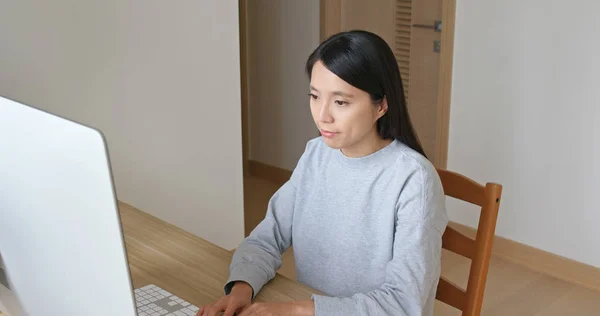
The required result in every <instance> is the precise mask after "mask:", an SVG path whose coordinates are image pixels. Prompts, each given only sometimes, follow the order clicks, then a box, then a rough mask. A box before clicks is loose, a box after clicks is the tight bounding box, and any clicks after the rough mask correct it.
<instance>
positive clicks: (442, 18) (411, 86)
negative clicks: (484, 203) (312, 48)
mask: <svg viewBox="0 0 600 316" xmlns="http://www.w3.org/2000/svg"><path fill="white" fill-rule="evenodd" d="M455 10H456V0H419V1H416V0H370V1H362V0H321V36H322V40H323V39H325V38H326V37H327V36H329V35H331V34H334V33H337V32H340V31H346V30H351V29H364V30H367V31H371V32H374V33H376V34H378V35H379V36H381V37H382V38H383V39H384V40H385V41H386V42H387V43H388V45H390V47H391V48H392V50H393V51H394V54H395V56H396V59H397V61H398V66H399V68H400V73H401V76H402V81H403V84H404V91H405V94H406V98H407V100H406V101H407V104H408V110H409V114H410V116H411V120H412V122H413V124H414V125H415V129H416V132H417V135H418V137H419V140H420V141H421V144H422V146H423V148H424V150H425V153H426V155H427V156H428V158H429V159H430V160H431V161H432V162H433V164H434V165H435V166H436V167H438V168H446V163H447V157H448V127H449V119H450V91H451V86H452V57H453V50H454V18H455V17H454V13H455Z"/></svg>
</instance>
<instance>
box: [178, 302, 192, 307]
mask: <svg viewBox="0 0 600 316" xmlns="http://www.w3.org/2000/svg"><path fill="white" fill-rule="evenodd" d="M180 304H181V305H183V306H188V305H190V303H188V302H183V303H180Z"/></svg>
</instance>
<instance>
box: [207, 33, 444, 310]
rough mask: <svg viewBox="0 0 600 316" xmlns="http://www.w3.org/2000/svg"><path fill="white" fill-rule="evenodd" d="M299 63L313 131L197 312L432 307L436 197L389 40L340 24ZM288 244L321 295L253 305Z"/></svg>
mask: <svg viewBox="0 0 600 316" xmlns="http://www.w3.org/2000/svg"><path fill="white" fill-rule="evenodd" d="M306 71H307V73H308V76H309V78H310V93H309V96H310V110H311V112H312V116H313V119H314V121H315V124H316V125H317V127H318V128H319V130H320V131H321V137H319V138H316V139H313V140H311V141H309V142H308V144H307V146H306V149H305V152H304V153H303V155H302V157H301V158H300V160H299V162H298V164H297V166H296V168H295V170H294V172H293V174H292V177H291V178H290V180H289V181H288V182H287V183H285V184H284V185H283V186H282V187H281V188H280V189H279V190H278V191H277V192H276V193H275V194H274V195H273V197H272V198H271V200H270V202H269V206H268V210H267V214H266V217H265V219H264V220H263V221H262V222H261V223H260V224H259V225H258V226H257V227H256V228H255V229H254V231H253V232H252V233H251V234H250V236H249V237H248V238H246V239H245V240H244V241H243V243H242V244H241V245H240V246H239V248H237V250H236V252H235V254H234V256H233V260H232V263H231V267H230V278H229V280H228V282H227V283H226V285H225V294H226V295H225V296H223V297H222V298H221V299H220V300H218V301H217V302H215V303H214V304H211V305H208V306H203V307H202V308H201V309H200V311H199V312H198V315H210V316H212V315H216V313H217V312H219V311H225V313H224V315H227V316H230V315H233V314H234V313H237V314H238V315H241V316H247V315H318V316H321V315H344V316H346V315H433V306H434V301H435V292H436V288H437V283H438V278H439V276H440V257H441V245H442V233H443V232H444V230H445V229H446V224H447V222H448V219H447V216H446V210H445V204H444V201H445V198H444V193H443V190H442V186H441V182H440V180H439V177H438V175H437V173H436V170H435V168H434V167H433V165H432V164H431V163H430V162H429V161H428V160H427V158H426V157H425V154H424V152H423V149H422V147H421V145H420V144H419V141H418V139H417V137H416V135H415V132H414V130H413V127H412V124H411V122H410V119H409V116H408V111H407V109H406V103H405V99H404V91H403V88H402V81H401V79H400V72H399V70H398V66H397V63H396V59H395V58H394V55H393V53H392V50H391V49H390V47H389V46H388V45H387V44H386V42H385V41H384V40H383V39H381V38H380V37H379V36H377V35H375V34H372V33H369V32H366V31H350V32H343V33H339V34H336V35H334V36H332V37H330V38H328V39H327V40H326V41H324V42H323V43H321V45H319V47H317V49H316V50H315V51H314V52H313V53H312V54H311V55H310V57H309V58H308V61H307V63H306ZM292 244H293V245H294V255H295V265H296V273H297V277H298V281H299V282H301V283H303V284H306V285H308V286H310V287H312V288H314V289H316V290H318V291H320V292H322V293H323V294H322V295H313V296H312V298H311V300H308V301H299V302H286V303H254V304H252V302H251V301H252V299H253V298H254V297H255V296H256V294H257V293H258V292H259V291H260V289H261V288H262V286H263V285H264V284H265V283H266V282H268V281H269V280H270V279H271V278H273V277H274V276H275V272H276V271H277V270H278V269H279V267H280V266H281V254H282V253H283V252H284V251H286V249H288V247H290V246H291V245H292Z"/></svg>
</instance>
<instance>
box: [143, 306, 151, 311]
mask: <svg viewBox="0 0 600 316" xmlns="http://www.w3.org/2000/svg"><path fill="white" fill-rule="evenodd" d="M149 309H150V307H148V306H142V308H141V310H142V311H143V312H145V311H147V310H149Z"/></svg>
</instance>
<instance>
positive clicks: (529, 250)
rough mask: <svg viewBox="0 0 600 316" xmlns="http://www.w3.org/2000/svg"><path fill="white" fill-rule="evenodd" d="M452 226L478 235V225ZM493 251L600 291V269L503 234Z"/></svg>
mask: <svg viewBox="0 0 600 316" xmlns="http://www.w3.org/2000/svg"><path fill="white" fill-rule="evenodd" d="M449 226H451V227H452V228H454V229H456V230H458V231H459V232H461V233H463V234H464V235H466V236H468V237H471V238H475V234H476V230H475V229H474V228H471V227H468V226H465V225H461V224H458V223H455V222H451V223H449ZM492 253H493V254H494V255H495V256H498V257H500V258H502V259H505V260H507V261H510V262H513V263H516V264H519V265H521V266H524V267H526V268H529V269H531V270H533V271H536V272H540V273H543V274H545V275H549V276H551V277H554V278H557V279H559V280H563V281H567V282H570V283H574V284H578V285H581V286H583V287H585V288H588V289H591V290H594V291H600V268H597V267H594V266H591V265H587V264H585V263H581V262H578V261H575V260H572V259H569V258H565V257H562V256H559V255H556V254H553V253H550V252H547V251H544V250H541V249H538V248H534V247H531V246H528V245H525V244H522V243H519V242H516V241H514V240H510V239H507V238H504V237H500V236H496V237H495V238H494V249H493V250H492Z"/></svg>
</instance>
